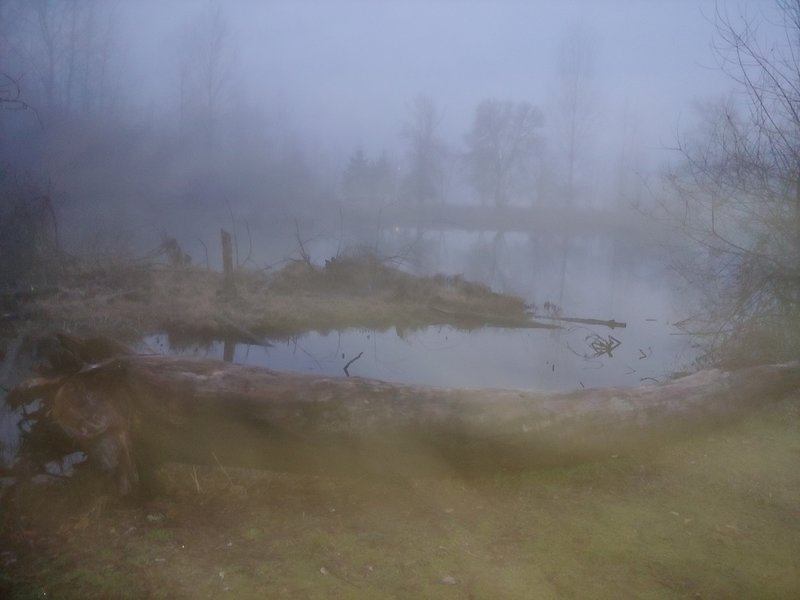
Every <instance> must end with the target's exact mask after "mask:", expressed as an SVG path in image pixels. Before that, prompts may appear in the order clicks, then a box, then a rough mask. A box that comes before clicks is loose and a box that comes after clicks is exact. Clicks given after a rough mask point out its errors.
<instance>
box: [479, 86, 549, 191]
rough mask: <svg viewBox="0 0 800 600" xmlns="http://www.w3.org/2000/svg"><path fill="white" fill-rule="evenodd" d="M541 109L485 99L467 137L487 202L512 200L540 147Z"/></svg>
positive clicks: (522, 104) (481, 189)
mask: <svg viewBox="0 0 800 600" xmlns="http://www.w3.org/2000/svg"><path fill="white" fill-rule="evenodd" d="M543 122H544V118H543V116H542V113H541V111H539V109H537V108H535V107H534V106H531V105H530V104H528V103H527V102H520V103H517V104H515V103H513V102H510V101H506V102H500V101H498V100H484V101H483V102H481V103H480V104H479V105H478V107H477V108H476V110H475V118H474V120H473V122H472V129H471V130H470V132H469V133H468V134H467V136H466V143H467V148H468V149H467V154H466V161H467V168H468V171H469V177H470V181H471V183H472V185H473V186H474V188H475V190H476V191H477V192H478V195H479V196H480V198H481V201H482V202H483V203H486V202H489V201H491V202H493V203H494V204H495V205H497V206H503V205H505V204H507V203H508V201H509V199H510V196H511V194H512V193H513V191H514V189H515V188H519V187H520V184H521V183H522V181H523V179H524V177H525V175H526V174H527V170H528V167H530V165H529V164H528V163H529V162H530V159H531V157H532V156H533V155H534V153H535V152H536V149H537V148H538V146H539V129H540V128H541V126H542V123H543Z"/></svg>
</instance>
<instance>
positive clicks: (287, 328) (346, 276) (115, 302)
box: [34, 256, 528, 340]
mask: <svg viewBox="0 0 800 600" xmlns="http://www.w3.org/2000/svg"><path fill="white" fill-rule="evenodd" d="M234 280H235V294H233V295H231V294H224V293H222V289H223V279H222V275H221V274H220V273H217V272H214V271H210V270H207V269H201V268H197V267H188V266H187V267H173V268H167V267H152V266H151V267H141V266H136V265H135V264H120V265H115V266H114V268H110V267H105V268H103V269H95V270H93V271H89V272H82V273H79V274H74V275H73V276H72V277H71V278H70V279H69V280H68V282H67V283H66V284H65V285H63V286H62V287H61V288H60V291H59V292H58V293H57V294H56V295H55V296H52V297H49V298H47V299H43V300H40V301H38V302H37V303H36V305H35V307H34V314H35V315H36V320H37V321H38V323H39V325H40V326H41V327H42V328H43V329H44V328H56V329H61V330H66V331H70V332H73V333H77V334H81V335H98V334H104V335H111V336H113V337H116V338H123V339H130V340H134V339H137V338H139V337H141V336H142V335H145V334H147V333H152V332H156V331H163V330H166V331H171V332H176V333H181V334H183V335H191V336H197V337H201V338H202V337H206V338H212V337H216V338H226V337H227V338H231V337H232V338H236V339H243V338H247V337H264V336H270V335H287V334H294V333H300V332H303V331H309V330H322V331H327V330H331V329H340V328H346V327H370V328H377V329H386V328H388V327H391V326H399V327H402V328H406V329H407V328H414V327H423V326H427V325H432V324H440V323H454V324H458V322H459V321H462V322H464V321H470V320H472V321H481V320H483V321H485V322H486V323H492V321H493V320H494V321H495V322H504V323H508V322H511V323H512V324H513V323H518V324H521V325H525V324H526V323H528V319H527V317H526V315H525V309H526V306H525V303H524V302H523V300H522V299H520V298H516V297H512V296H508V295H502V294H497V293H494V292H492V291H491V290H490V289H488V288H487V287H486V286H483V285H481V284H476V283H471V282H467V281H464V280H463V279H461V278H460V277H445V276H441V275H439V276H435V277H415V276H413V275H410V274H408V273H405V272H403V271H400V270H398V269H395V268H393V267H390V266H387V265H386V264H384V263H382V262H380V261H378V260H377V259H375V258H373V257H370V256H363V257H349V258H339V259H336V260H332V261H330V262H328V263H327V264H326V266H325V267H315V266H312V265H309V264H306V263H303V262H293V263H289V264H288V265H287V266H286V267H285V268H283V269H282V270H280V271H278V272H276V273H274V274H271V275H266V274H264V273H261V272H252V271H239V272H237V273H236V274H235V278H234ZM473 324H483V323H473Z"/></svg>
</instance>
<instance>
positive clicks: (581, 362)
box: [146, 227, 696, 390]
mask: <svg viewBox="0 0 800 600" xmlns="http://www.w3.org/2000/svg"><path fill="white" fill-rule="evenodd" d="M353 235H354V236H356V234H353ZM342 238H343V236H339V237H338V238H337V239H336V240H333V239H330V240H328V242H327V243H326V238H324V237H319V238H316V239H315V240H314V242H313V244H312V245H310V248H309V251H310V253H311V254H312V257H316V258H318V259H320V258H321V257H329V256H333V255H334V254H335V253H336V252H337V249H341V248H342V247H344V246H347V243H346V235H344V239H345V242H344V243H343V241H342ZM377 240H378V241H377V244H378V245H379V248H378V249H377V251H378V254H379V255H381V256H384V257H393V258H395V259H396V262H397V263H398V264H399V265H400V266H401V268H404V269H407V270H409V271H412V272H415V273H417V274H421V275H427V274H433V273H440V272H441V273H447V274H463V275H464V277H466V278H467V279H471V280H476V281H481V282H483V283H486V284H487V285H489V286H491V287H492V288H493V289H494V290H496V291H501V292H506V293H512V294H517V295H519V296H522V297H523V298H524V299H525V300H526V302H528V303H529V304H530V305H531V307H532V311H533V313H534V314H535V315H536V316H537V317H546V316H553V315H554V314H558V315H560V316H567V317H581V318H588V319H595V320H596V321H597V322H596V323H575V322H570V321H562V322H559V323H560V324H561V325H562V328H561V329H557V330H552V331H545V330H513V329H501V328H483V329H478V330H472V331H461V330H458V329H455V328H452V327H432V328H428V329H423V330H419V331H413V332H406V331H384V332H377V331H358V330H348V331H343V332H339V333H332V334H320V333H316V332H311V333H308V334H306V335H303V336H299V337H296V338H292V339H291V340H283V341H274V340H273V341H274V342H275V345H274V346H273V347H256V346H247V345H238V346H237V347H236V348H234V347H233V344H232V342H231V341H230V340H228V341H227V343H222V342H220V343H213V344H210V345H208V346H206V347H200V346H198V347H194V348H186V347H183V346H182V347H179V348H171V347H170V344H169V340H168V339H167V338H166V337H165V336H154V337H152V338H150V339H149V340H146V344H147V345H148V346H149V347H154V348H159V347H161V348H163V349H164V351H173V352H176V351H177V352H181V353H186V352H188V353H190V354H199V355H202V356H210V357H214V358H224V359H225V360H233V361H236V362H244V363H248V364H257V365H263V366H267V367H270V368H274V369H289V370H294V371H304V372H314V373H323V374H328V375H339V376H343V375H345V373H344V366H345V365H346V364H347V363H348V361H353V362H352V363H351V364H350V366H349V369H348V370H349V372H350V374H353V375H361V376H365V377H376V378H379V379H385V380H389V381H398V382H413V383H420V384H429V385H440V386H453V387H473V388H475V387H521V388H532V389H541V390H563V389H574V388H578V387H581V386H585V387H595V386H608V385H624V386H628V385H638V384H640V383H642V382H654V381H661V380H663V379H665V377H667V376H668V374H669V373H671V372H673V371H677V370H685V369H687V368H689V367H690V365H691V362H692V360H693V359H694V357H695V352H696V351H695V349H694V348H692V347H691V346H689V345H688V339H687V338H686V337H684V336H680V335H677V334H678V333H679V332H678V331H677V330H676V329H675V328H674V327H672V326H671V323H672V322H677V321H679V320H680V319H681V318H682V314H684V313H683V312H682V310H681V309H682V308H683V307H682V305H681V301H682V300H684V299H685V298H684V297H683V296H682V295H681V293H680V292H679V291H678V290H679V289H680V288H679V287H678V283H679V282H678V281H676V280H675V278H674V277H673V275H672V274H671V273H670V271H669V270H668V269H667V266H666V264H667V260H666V253H665V251H664V249H663V248H662V247H661V246H659V245H658V244H655V243H651V242H649V241H648V240H646V239H644V238H643V237H642V236H638V237H637V236H629V237H624V238H623V237H614V236H611V235H604V234H591V235H581V236H576V235H573V236H566V235H563V234H561V233H558V232H553V233H549V232H543V233H542V232H539V233H523V232H501V231H471V232H467V231H460V230H443V229H439V230H434V229H424V228H421V227H408V228H400V227H386V228H384V229H382V230H381V231H380V234H379V236H378V238H377ZM334 243H335V245H334ZM612 319H613V320H616V321H617V322H619V321H624V322H626V323H627V327H626V328H625V329H613V330H612V329H608V328H606V327H603V326H602V325H601V324H600V322H602V321H608V320H612ZM360 353H363V354H360ZM356 356H359V358H358V359H357V360H353V359H354V357H356Z"/></svg>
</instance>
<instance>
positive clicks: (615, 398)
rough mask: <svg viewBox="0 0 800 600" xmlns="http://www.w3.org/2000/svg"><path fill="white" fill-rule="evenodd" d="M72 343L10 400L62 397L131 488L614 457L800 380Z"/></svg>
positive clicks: (779, 375)
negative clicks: (240, 356) (176, 471)
mask: <svg viewBox="0 0 800 600" xmlns="http://www.w3.org/2000/svg"><path fill="white" fill-rule="evenodd" d="M71 344H72V346H75V342H72V343H71ZM70 355H71V356H73V357H75V356H78V357H80V358H82V359H83V360H84V366H83V367H82V368H81V369H80V370H78V371H76V372H75V371H73V372H71V373H69V374H63V375H56V374H50V375H48V376H47V377H42V378H37V379H33V380H31V381H29V382H27V383H25V384H23V385H21V386H19V387H18V388H16V389H15V390H13V391H12V393H11V394H10V395H9V401H10V402H12V403H13V404H15V405H21V404H24V403H26V402H28V401H30V400H32V399H33V398H42V399H43V400H44V402H45V405H46V406H48V407H49V410H47V411H42V412H45V413H47V414H48V415H49V418H50V419H52V420H53V421H54V422H55V423H56V424H57V425H58V427H59V428H60V429H61V431H63V432H64V433H66V434H67V436H69V438H70V439H71V440H73V442H74V443H76V444H77V446H78V447H80V448H81V449H82V450H84V452H86V453H87V455H88V456H89V458H90V459H91V460H92V461H94V462H95V464H97V465H99V466H100V467H101V468H102V469H103V470H105V471H106V472H107V473H109V474H110V475H113V476H114V477H115V478H116V481H117V484H118V487H119V491H120V493H122V494H126V493H128V492H131V491H133V490H135V489H136V488H137V486H138V485H139V476H140V474H143V475H146V474H147V473H148V472H149V470H150V469H151V467H152V465H153V464H155V463H158V462H160V461H166V460H170V461H179V462H189V463H195V464H197V463H208V464H214V462H219V463H220V464H225V465H241V466H250V467H258V468H268V469H276V470H285V471H292V472H305V473H328V474H347V475H373V476H374V475H377V476H385V477H398V476H418V475H430V474H433V475H436V474H453V473H459V474H480V473H492V472H498V471H501V470H509V469H520V468H528V467H532V466H536V465H552V464H559V463H565V462H570V461H579V460H587V459H594V458H598V457H608V456H611V455H614V454H620V453H624V452H631V451H639V450H640V449H641V448H643V447H645V446H647V445H649V444H652V443H656V442H659V441H664V440H665V439H668V438H669V437H670V436H673V435H675V434H683V433H686V432H688V431H692V430H697V429H698V428H702V427H709V426H715V425H717V424H719V423H720V421H722V420H725V419H730V418H732V417H734V416H736V415H740V414H741V413H742V412H743V411H746V410H748V409H752V408H755V407H758V406H760V405H763V404H765V403H766V402H768V401H769V400H771V399H774V398H778V397H780V396H782V395H784V394H786V393H787V392H790V391H793V390H796V389H798V388H800V363H791V364H785V365H770V366H760V367H752V368H746V369H741V370H739V371H734V372H722V371H718V370H706V371H701V372H698V373H696V374H694V375H690V376H688V377H684V378H681V379H678V380H675V381H673V382H671V383H667V384H662V385H655V386H649V387H638V388H628V389H622V388H609V389H586V390H579V391H574V392H569V393H539V392H529V391H523V390H457V389H441V388H431V387H422V386H413V385H398V384H391V383H386V382H382V381H376V380H370V379H363V378H358V377H349V378H331V377H323V376H314V375H301V374H296V373H285V372H277V371H271V370H268V369H264V368H258V367H252V366H242V365H233V364H227V363H224V362H219V361H211V360H195V359H187V358H177V357H168V356H154V355H133V354H125V355H116V351H115V348H114V346H113V345H108V347H106V348H103V352H99V353H96V354H95V355H93V354H92V352H88V351H80V350H75V349H74V348H73V350H72V351H70ZM88 359H100V360H99V362H94V361H91V360H88ZM66 362H67V363H69V361H66ZM212 461H213V462H212Z"/></svg>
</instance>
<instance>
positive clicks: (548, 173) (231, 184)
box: [0, 2, 730, 254]
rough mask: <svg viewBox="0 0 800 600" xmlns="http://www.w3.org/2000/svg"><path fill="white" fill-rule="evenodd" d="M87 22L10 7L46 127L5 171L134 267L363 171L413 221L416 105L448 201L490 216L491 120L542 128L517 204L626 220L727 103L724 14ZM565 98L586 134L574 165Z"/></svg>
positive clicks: (31, 96)
mask: <svg viewBox="0 0 800 600" xmlns="http://www.w3.org/2000/svg"><path fill="white" fill-rule="evenodd" d="M84 4H85V6H84ZM84 4H80V5H79V6H78V5H76V6H75V7H74V9H70V8H67V7H65V6H60V5H57V4H55V5H53V6H50V5H49V4H43V5H42V6H41V7H40V8H36V9H34V8H33V6H32V5H25V4H24V3H14V2H6V3H4V6H3V30H4V32H5V34H4V40H5V42H4V46H5V50H4V52H3V55H2V59H1V60H2V65H0V68H2V69H3V72H5V73H7V74H9V75H10V76H12V77H14V79H15V81H16V82H17V83H18V84H19V93H20V98H22V99H23V100H24V101H25V102H26V103H27V105H28V106H30V107H31V109H34V110H35V111H36V113H37V116H34V115H33V114H32V113H33V110H31V111H13V112H12V111H4V112H3V114H2V118H3V124H4V130H5V133H4V135H3V145H2V156H3V160H4V161H5V162H7V163H8V164H12V165H14V166H15V167H18V168H21V169H24V170H26V171H28V172H31V173H35V174H36V176H38V177H40V178H42V179H46V180H47V181H48V182H49V183H48V185H49V186H50V188H51V193H52V194H53V196H54V198H55V199H56V204H57V210H58V211H59V213H60V214H61V215H62V218H64V219H68V220H70V222H74V223H75V227H74V228H73V227H68V228H65V232H72V233H73V234H74V235H75V237H76V238H83V237H84V236H82V234H81V232H82V229H81V226H80V223H81V222H84V223H86V224H87V225H88V227H87V229H88V230H89V231H91V232H92V234H93V235H95V236H99V235H100V232H102V233H104V234H105V235H106V236H107V237H111V238H115V239H119V238H120V232H121V231H123V230H124V237H125V238H130V240H131V243H132V244H134V246H133V247H134V248H136V249H138V250H141V249H142V247H143V245H144V246H146V245H147V244H152V243H154V241H155V240H156V238H157V236H158V235H162V234H164V233H169V234H170V235H174V236H177V237H178V238H179V239H182V240H188V239H190V237H191V238H192V239H194V238H196V237H197V236H198V235H199V236H201V237H203V236H205V235H207V234H206V229H208V227H210V225H209V224H214V225H218V224H219V222H220V220H222V219H223V217H224V218H226V220H229V214H228V213H230V212H231V211H233V213H234V214H235V216H237V217H238V218H243V219H250V218H255V219H257V220H263V221H264V222H268V221H269V222H275V219H277V220H278V221H280V220H281V219H284V220H285V219H287V218H288V219H289V220H290V221H291V220H292V219H295V218H297V219H302V218H303V217H304V216H305V215H307V214H308V213H309V212H314V210H315V209H312V208H310V207H324V208H325V209H330V208H332V207H341V206H342V205H345V206H346V205H347V204H348V202H349V201H350V200H352V198H348V197H347V194H346V193H345V192H344V191H343V189H342V187H343V186H342V181H343V177H344V174H345V171H346V169H347V166H348V162H349V160H350V159H351V157H352V156H353V155H354V153H356V152H358V151H361V152H363V156H364V159H365V160H367V161H377V160H378V159H379V158H380V157H384V158H385V159H386V161H387V164H386V167H387V168H390V169H391V171H392V172H393V176H394V181H391V182H389V183H387V184H386V185H387V186H389V187H391V188H392V189H390V190H389V191H388V192H386V194H388V196H387V197H386V198H385V199H384V202H385V203H406V204H414V203H415V202H418V201H419V199H413V198H409V194H410V193H409V192H408V190H406V189H401V188H402V187H403V183H404V181H406V180H407V179H408V178H409V177H412V176H413V174H410V173H409V171H411V170H412V169H411V166H410V164H409V163H410V162H411V161H412V159H411V158H410V156H409V153H410V152H412V149H410V148H409V143H408V140H407V139H404V136H403V128H404V124H405V125H407V124H408V123H409V120H410V119H412V113H413V110H414V108H413V105H414V102H415V99H417V98H421V97H424V98H427V99H429V100H430V101H431V103H432V108H433V110H434V111H435V113H436V114H435V120H436V123H435V129H436V130H435V132H434V133H435V138H436V141H437V143H439V144H441V155H440V156H439V157H438V158H437V160H438V161H439V164H438V165H437V168H438V169H439V171H440V172H439V173H437V177H438V178H439V179H441V180H442V181H439V182H437V187H438V189H437V190H435V194H436V196H437V197H436V202H439V203H448V204H476V203H480V202H481V201H482V200H481V198H479V194H477V193H476V190H475V188H474V186H472V185H470V183H469V175H468V173H466V169H465V167H464V160H463V155H464V154H466V153H467V152H468V148H467V147H466V145H465V137H466V136H467V135H468V134H469V131H470V127H471V125H472V122H473V118H474V115H475V110H476V107H477V106H478V105H479V104H480V103H481V102H482V101H484V100H497V101H500V102H514V103H522V102H524V103H529V104H530V105H531V106H533V107H534V108H536V110H538V111H540V113H541V115H542V122H541V125H540V126H539V127H537V129H536V131H535V132H534V135H535V137H536V146H537V147H536V149H535V150H533V151H531V152H530V155H529V156H527V157H525V162H527V163H528V164H526V165H525V170H526V171H527V172H526V173H524V174H521V175H520V177H521V179H519V181H518V182H516V184H515V185H516V189H515V190H514V191H513V193H512V194H511V195H510V197H509V199H508V202H509V203H510V204H511V205H519V206H531V205H536V206H547V207H560V206H561V205H562V204H563V202H564V189H563V188H564V186H565V185H573V184H575V185H577V186H578V187H579V189H578V190H576V191H575V193H576V194H577V195H578V196H580V199H579V202H578V203H579V204H580V205H582V206H590V207H595V208H597V207H609V208H613V209H615V210H617V209H627V208H629V207H630V206H631V205H634V204H636V203H637V202H641V201H643V199H642V197H641V196H642V194H643V193H644V190H645V188H646V185H647V184H648V182H650V181H651V179H652V174H653V172H654V170H655V169H656V168H657V167H659V166H660V165H661V164H662V163H663V162H664V161H665V160H667V159H668V153H667V148H669V147H671V146H672V145H674V144H673V142H674V138H675V135H676V130H677V127H678V124H679V123H681V122H682V123H683V124H684V125H685V124H686V123H687V122H688V123H691V120H692V118H693V116H692V114H691V104H692V102H694V101H697V100H699V99H704V98H709V97H714V96H715V95H719V94H722V93H724V92H725V91H726V89H727V87H729V86H730V82H729V81H728V80H726V78H725V77H724V76H723V74H722V73H720V71H719V69H717V68H715V65H714V59H713V56H712V55H711V53H710V43H711V42H710V40H711V38H712V30H713V25H712V24H711V22H710V21H709V15H711V14H713V3H697V2H680V3H671V4H670V5H669V6H665V5H655V4H650V3H642V2H601V3H593V4H592V5H591V6H586V5H585V3H545V4H543V5H537V6H532V5H530V4H529V3H523V2H508V3H501V4H499V5H497V4H495V3H486V2H467V3H452V2H402V3H400V2H397V3H391V2H390V3H381V4H379V5H378V4H375V3H369V2H303V3H290V2H276V3H269V4H262V3H255V2H225V3H216V4H215V3H198V2H168V3H155V2H141V3H138V2H137V3H131V2H116V3H113V2H112V3H91V2H89V3H84ZM70 11H74V14H73V13H71V12H70ZM42 23H46V24H49V25H48V28H47V29H43V27H42ZM76 23H78V26H77V27H76ZM70 24H71V25H70ZM68 26H71V27H72V28H73V29H72V30H68ZM81 36H83V37H81ZM76 47H77V48H78V49H79V50H80V52H76V51H75V48H76ZM51 50H52V52H53V53H54V54H53V55H52V56H50V55H48V52H49V51H51ZM568 51H572V52H573V53H575V52H577V53H578V54H580V55H582V56H583V57H584V58H583V59H582V60H585V62H586V64H585V65H583V67H581V68H583V69H584V70H583V71H582V72H575V73H570V72H569V69H570V66H569V64H567V63H565V62H564V60H563V56H564V53H565V52H568ZM560 56H561V59H560V58H559V57H560ZM570 77H573V79H574V78H575V77H577V78H578V79H579V81H578V80H575V82H573V83H577V84H578V88H575V89H574V91H573V92H571V93H572V94H573V96H574V100H576V101H577V102H578V103H577V104H576V110H577V111H578V112H577V113H576V114H575V115H573V116H575V117H577V120H578V121H579V124H580V127H581V130H580V131H579V132H577V133H578V134H579V138H576V140H578V141H579V144H577V145H576V144H575V140H573V142H572V144H573V147H571V148H567V146H569V145H570V142H569V140H568V139H567V138H568V137H569V136H568V134H567V132H566V130H565V120H567V119H570V118H572V117H569V116H568V115H565V114H564V113H563V108H564V105H565V103H568V102H569V99H567V98H565V97H564V93H565V92H564V90H565V86H567V85H571V84H569V82H568V81H567V80H568V79H569V78H570ZM726 86H727V87H726ZM38 120H41V124H40V123H38ZM574 120H575V119H573V121H574ZM570 152H572V153H573V154H574V157H573V158H574V165H573V167H572V168H573V171H574V172H573V174H572V175H570V176H568V175H567V174H566V171H567V170H568V167H567V165H566V162H567V160H566V159H565V156H566V155H567V154H568V153H570ZM568 177H574V178H576V180H575V181H574V182H572V183H565V180H566V179H567V178H568ZM570 193H572V192H570ZM411 195H413V194H411ZM484 200H485V199H484ZM372 204H373V206H374V205H377V204H379V202H378V201H373V202H372ZM176 211H177V212H176ZM186 211H189V212H190V213H191V217H190V218H188V219H187V218H186ZM334 213H335V210H334ZM90 223H91V224H90ZM192 224H195V225H196V229H197V231H192V229H193V227H192ZM156 232H158V233H156ZM309 233H311V234H312V235H316V234H318V233H320V231H317V230H315V231H313V232H309ZM325 233H328V234H332V233H334V232H332V231H326V232H325ZM206 242H208V240H206ZM196 245H197V244H194V246H196ZM197 251H198V249H197V248H193V249H192V253H193V254H194V253H195V252H197Z"/></svg>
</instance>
